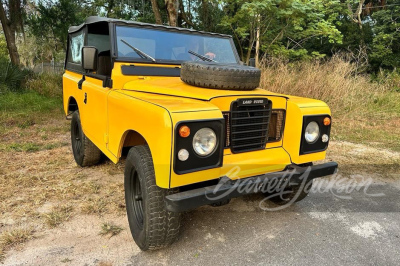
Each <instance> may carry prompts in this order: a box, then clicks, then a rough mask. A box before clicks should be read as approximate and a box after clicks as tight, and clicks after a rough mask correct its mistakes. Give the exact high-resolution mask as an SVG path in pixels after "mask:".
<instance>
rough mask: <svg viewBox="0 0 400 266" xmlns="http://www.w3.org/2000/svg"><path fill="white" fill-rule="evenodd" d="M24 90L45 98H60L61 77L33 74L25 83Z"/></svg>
mask: <svg viewBox="0 0 400 266" xmlns="http://www.w3.org/2000/svg"><path fill="white" fill-rule="evenodd" d="M26 89H28V90H31V91H36V92H38V93H39V94H40V95H43V96H46V97H56V98H62V75H61V74H55V73H42V74H35V75H33V76H32V77H31V78H30V79H29V80H28V81H27V82H26Z"/></svg>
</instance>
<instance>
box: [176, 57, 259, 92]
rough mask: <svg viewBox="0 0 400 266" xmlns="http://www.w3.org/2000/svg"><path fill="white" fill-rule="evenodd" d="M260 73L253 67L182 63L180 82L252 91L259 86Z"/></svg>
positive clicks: (204, 86) (205, 86) (213, 87)
mask: <svg viewBox="0 0 400 266" xmlns="http://www.w3.org/2000/svg"><path fill="white" fill-rule="evenodd" d="M260 77H261V71H260V69H258V68H255V67H249V66H242V65H233V64H232V65H227V64H218V63H211V62H184V63H182V68H181V80H182V81H183V82H185V83H187V84H190V85H193V86H197V87H203V88H209V89H219V90H242V91H249V90H254V89H256V88H257V87H258V86H259V85H260Z"/></svg>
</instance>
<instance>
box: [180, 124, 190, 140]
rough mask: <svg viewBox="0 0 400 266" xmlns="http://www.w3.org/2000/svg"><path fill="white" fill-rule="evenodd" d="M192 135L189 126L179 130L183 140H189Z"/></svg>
mask: <svg viewBox="0 0 400 266" xmlns="http://www.w3.org/2000/svg"><path fill="white" fill-rule="evenodd" d="M189 135H190V128H189V127H188V126H181V127H180V128H179V136H181V137H182V138H187V137H189Z"/></svg>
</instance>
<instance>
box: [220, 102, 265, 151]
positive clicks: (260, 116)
mask: <svg viewBox="0 0 400 266" xmlns="http://www.w3.org/2000/svg"><path fill="white" fill-rule="evenodd" d="M231 106H232V107H231V111H230V113H229V119H230V124H229V125H230V128H229V131H230V135H228V136H227V138H228V137H229V139H230V141H229V145H230V148H231V150H232V152H234V153H240V152H248V151H255V150H260V149H264V148H265V145H266V144H267V141H268V128H269V126H268V124H269V121H270V118H271V111H272V102H271V101H269V100H268V101H267V102H266V103H265V104H261V105H251V106H245V105H239V104H238V101H236V102H233V103H232V105H231Z"/></svg>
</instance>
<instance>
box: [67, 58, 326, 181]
mask: <svg viewBox="0 0 400 266" xmlns="http://www.w3.org/2000/svg"><path fill="white" fill-rule="evenodd" d="M122 65H130V64H128V63H115V64H114V69H113V72H112V80H113V88H112V89H110V88H103V87H102V81H100V80H96V79H93V78H88V77H86V81H85V82H84V83H83V88H82V90H79V89H78V88H77V83H78V82H79V80H80V79H81V78H82V75H81V74H76V73H73V72H71V71H66V72H65V74H64V78H63V86H64V88H63V93H64V96H63V98H64V110H65V113H66V114H68V100H69V99H70V97H73V98H74V99H76V101H77V103H78V107H79V111H80V115H81V121H82V128H83V131H84V133H85V134H86V135H87V136H88V137H89V139H91V140H92V142H93V143H94V144H95V145H96V146H97V147H99V148H100V149H101V150H102V151H103V153H104V154H105V155H106V156H107V157H109V158H110V159H111V160H112V161H113V162H114V163H117V162H118V161H119V159H120V157H121V153H122V148H123V147H124V142H125V141H129V143H130V145H133V144H132V143H135V144H134V145H139V144H142V143H144V142H143V141H145V142H146V143H147V144H148V145H149V148H150V151H151V154H152V158H153V163H154V170H155V175H156V183H157V185H158V186H160V187H162V188H169V187H179V186H183V185H187V184H192V183H197V182H202V181H206V180H211V179H216V178H219V177H221V176H225V175H227V176H229V177H230V178H232V179H237V178H246V177H249V176H254V175H260V174H263V173H267V172H275V171H281V170H283V169H284V168H285V167H286V166H287V165H289V164H291V163H296V164H301V163H307V162H312V161H316V160H321V159H324V158H325V152H318V153H313V154H307V155H301V156H300V155H299V149H300V140H301V138H302V136H301V131H302V121H303V116H304V115H311V114H314V115H318V114H330V110H329V108H328V107H327V105H326V104H325V103H324V102H322V101H318V100H313V99H306V98H300V97H293V96H287V95H280V94H277V93H273V92H269V91H266V90H262V89H256V90H253V91H230V90H214V89H205V88H198V87H194V86H190V85H188V84H186V83H183V82H182V81H181V80H180V78H179V77H149V76H124V75H123V74H122V73H121V66H122ZM135 65H147V66H157V65H154V64H135ZM158 66H162V67H179V66H176V65H167V66H166V65H158ZM85 93H86V94H87V103H86V104H85V103H84V98H85ZM246 97H267V98H268V99H269V100H271V101H272V105H273V109H285V110H286V121H285V130H284V133H283V138H282V140H281V141H278V142H272V143H268V144H267V145H266V147H265V149H264V150H260V151H253V152H247V153H239V154H232V153H231V151H230V150H229V149H225V150H224V158H223V166H222V167H219V168H215V169H208V170H203V171H198V172H194V173H189V174H183V175H177V174H175V172H174V170H173V167H172V166H173V163H174V154H175V151H174V150H173V147H174V137H173V136H174V134H175V132H174V128H175V125H176V124H177V123H178V122H180V121H187V120H200V119H221V118H223V116H222V112H223V111H229V110H230V105H231V103H232V101H235V100H237V99H238V98H246ZM127 136H129V137H128V138H127Z"/></svg>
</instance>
